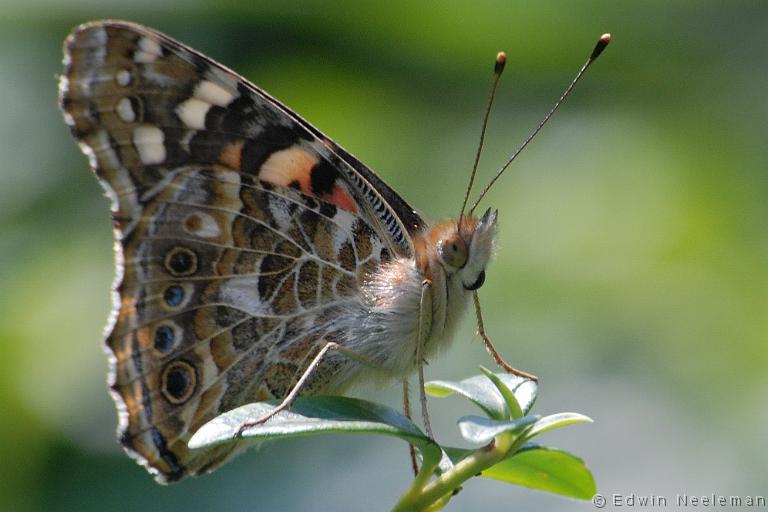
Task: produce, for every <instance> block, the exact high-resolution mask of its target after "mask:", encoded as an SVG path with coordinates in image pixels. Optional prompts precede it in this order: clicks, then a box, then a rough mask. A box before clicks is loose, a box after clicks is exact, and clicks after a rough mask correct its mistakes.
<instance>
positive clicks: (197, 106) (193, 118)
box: [176, 98, 211, 130]
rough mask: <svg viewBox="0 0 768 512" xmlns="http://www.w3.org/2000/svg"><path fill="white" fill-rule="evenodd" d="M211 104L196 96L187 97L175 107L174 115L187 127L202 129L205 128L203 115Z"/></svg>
mask: <svg viewBox="0 0 768 512" xmlns="http://www.w3.org/2000/svg"><path fill="white" fill-rule="evenodd" d="M210 108H211V104H210V103H208V102H205V101H203V100H200V99H198V98H189V99H188V100H186V101H185V102H183V103H180V104H179V105H178V106H177V107H176V115H178V116H179V118H180V119H181V121H182V122H183V123H184V125H185V126H186V127H187V128H194V129H195V130H202V129H204V128H205V115H206V114H207V113H208V110H209V109H210Z"/></svg>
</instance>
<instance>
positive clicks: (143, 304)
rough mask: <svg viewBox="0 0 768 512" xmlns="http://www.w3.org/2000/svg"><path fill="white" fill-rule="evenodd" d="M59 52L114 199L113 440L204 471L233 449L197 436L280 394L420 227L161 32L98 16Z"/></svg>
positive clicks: (95, 165) (321, 140)
mask: <svg viewBox="0 0 768 512" xmlns="http://www.w3.org/2000/svg"><path fill="white" fill-rule="evenodd" d="M64 51H65V74H64V76H63V77H62V79H61V83H60V101H61V107H62V110H63V112H64V114H65V118H66V120H67V122H68V124H69V125H70V127H71V130H72V133H73V135H74V137H75V138H76V140H77V141H78V143H79V144H80V146H81V149H82V150H83V152H84V153H85V154H86V155H87V156H88V157H89V159H90V163H91V167H92V169H93V171H94V173H95V174H96V175H97V177H98V178H99V179H100V181H101V182H102V184H103V186H104V188H105V189H106V191H107V193H108V194H109V195H110V196H111V198H112V211H113V220H114V228H115V236H116V238H117V243H116V255H117V256H116V257H117V259H118V276H117V279H116V283H115V296H114V300H115V309H114V312H113V318H112V319H111V321H110V325H109V329H108V330H109V332H108V335H107V346H108V348H109V350H110V353H111V366H112V371H111V375H110V386H111V389H112V394H113V397H114V398H115V402H116V404H117V406H118V412H119V417H120V425H119V427H118V432H119V437H120V441H121V442H122V444H123V445H124V447H125V448H126V450H127V451H128V453H129V454H131V455H132V456H134V457H135V458H137V459H138V460H139V461H140V462H141V463H142V464H144V465H146V466H147V467H148V469H150V471H152V472H153V473H155V475H156V478H157V479H158V481H160V482H164V483H165V482H172V481H176V480H179V479H180V478H182V477H184V476H186V475H189V474H199V473H203V472H206V471H210V470H211V469H213V468H215V467H217V466H218V465H219V464H221V463H222V462H223V461H224V460H225V459H226V458H227V457H229V456H230V455H231V451H232V445H227V446H222V447H215V448H208V449H204V450H196V451H190V450H189V449H188V448H187V445H186V442H187V440H188V439H189V437H190V435H191V433H193V432H194V431H195V430H196V429H197V428H199V427H200V426H201V425H202V424H203V423H205V422H206V421H208V420H210V419H212V418H213V417H215V416H216V415H218V414H220V413H221V412H224V411H226V410H229V409H232V408H234V407H237V406H239V405H242V404H243V403H247V402H251V401H255V400H263V399H268V398H274V397H282V396H284V395H285V394H286V393H287V391H288V390H290V389H291V387H292V386H293V384H294V383H295V381H296V380H297V378H298V376H299V375H300V373H301V372H302V371H303V368H304V366H305V365H306V363H307V362H308V361H309V360H310V359H311V357H312V356H313V355H314V354H315V353H316V352H317V350H319V349H320V348H321V347H322V346H323V345H324V344H325V343H326V342H328V341H333V340H335V339H336V337H337V334H338V333H335V332H334V327H333V325H334V324H333V319H334V318H336V317H337V316H338V314H339V312H340V311H341V310H343V308H345V307H348V306H349V305H350V304H352V303H356V302H355V301H358V297H357V296H358V294H359V287H360V284H361V283H362V282H364V280H365V279H366V276H367V275H370V273H371V272H374V271H375V270H376V269H377V268H379V266H380V265H381V264H382V263H383V262H386V261H388V260H390V259H391V258H393V257H398V256H404V257H409V256H411V255H412V253H413V247H412V239H411V234H412V233H415V232H416V231H419V230H420V229H421V228H422V225H423V222H422V220H421V219H420V217H419V216H418V215H417V214H416V213H415V212H414V211H413V209H411V208H410V207H409V206H408V205H407V203H406V202H405V201H404V200H403V199H402V198H400V197H399V196H398V195H397V194H396V193H395V192H394V191H393V190H392V189H391V188H389V187H388V186H386V185H385V184H384V183H383V182H381V180H379V178H377V177H376V176H375V175H374V174H373V173H372V172H371V171H370V170H368V169H367V168H366V167H365V166H364V165H363V164H361V163H360V162H359V161H358V160H356V159H355V158H354V157H352V156H351V155H349V154H348V153H347V152H346V151H344V150H343V149H341V148H340V147H338V146H337V145H336V144H335V143H333V142H332V141H330V140H329V139H327V138H326V137H324V136H323V135H322V134H321V133H320V132H319V131H317V130H316V129H315V128H313V127H312V126H311V125H309V124H308V123H307V122H306V121H304V120H302V119H301V118H299V117H298V116H297V115H295V114H294V113H292V112H291V111H289V110H288V109H287V108H285V107H284V106H282V105H281V104H279V103H278V102H277V101H276V100H274V99H273V98H271V97H270V96H268V95H267V94H266V93H264V92H263V91H261V90H260V89H258V88H256V87H255V86H253V85H252V84H250V83H249V82H247V81H245V80H244V79H242V78H241V77H239V76H237V75H236V74H234V73H233V72H232V71H229V70H228V69H226V68H224V67H223V66H221V65H219V64H217V63H215V62H212V61H211V60H209V59H207V58H205V57H204V56H202V55H200V54H198V53H196V52H195V51H193V50H191V49H189V48H187V47H185V46H183V45H181V44H180V43H178V42H176V41H174V40H172V39H170V38H168V37H167V36H164V35H162V34H159V33H157V32H154V31H152V30H150V29H147V28H144V27H141V26H138V25H133V24H130V23H124V22H113V21H106V22H94V23H89V24H86V25H83V26H81V27H79V28H77V29H76V30H75V31H74V32H73V33H72V34H71V35H70V36H69V37H68V38H67V41H66V43H65V50H64ZM358 302H359V301H358ZM332 370H333V368H326V369H325V370H324V371H323V372H320V373H318V374H317V378H315V379H314V380H313V381H312V382H311V383H310V385H309V386H308V387H307V388H306V389H305V390H304V391H305V392H307V393H318V392H322V391H324V390H326V389H327V388H328V386H329V385H331V384H332V380H333V377H332V373H333V372H332Z"/></svg>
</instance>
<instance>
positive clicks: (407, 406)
mask: <svg viewBox="0 0 768 512" xmlns="http://www.w3.org/2000/svg"><path fill="white" fill-rule="evenodd" d="M410 395H411V390H410V389H409V387H408V379H403V414H405V417H406V418H408V419H409V420H410V419H411V396H410ZM408 453H409V454H410V456H411V468H412V469H413V476H416V475H418V474H419V463H418V461H417V460H416V449H415V448H414V447H413V445H412V444H409V445H408Z"/></svg>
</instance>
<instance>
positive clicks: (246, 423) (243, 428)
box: [235, 407, 284, 439]
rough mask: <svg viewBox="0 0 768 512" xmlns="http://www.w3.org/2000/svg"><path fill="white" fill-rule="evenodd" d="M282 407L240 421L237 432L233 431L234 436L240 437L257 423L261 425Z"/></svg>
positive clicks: (275, 414)
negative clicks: (257, 416)
mask: <svg viewBox="0 0 768 512" xmlns="http://www.w3.org/2000/svg"><path fill="white" fill-rule="evenodd" d="M283 409H284V407H278V408H277V409H275V410H274V411H272V412H270V413H269V414H265V415H264V416H262V417H261V418H258V419H255V420H248V421H244V422H242V423H241V424H240V426H239V427H238V428H237V432H235V438H238V439H239V438H242V437H243V434H244V433H245V431H246V430H248V429H251V428H253V427H257V426H259V425H263V424H264V423H266V422H267V421H269V420H271V419H272V418H274V417H275V416H277V413H279V412H280V411H282V410H283Z"/></svg>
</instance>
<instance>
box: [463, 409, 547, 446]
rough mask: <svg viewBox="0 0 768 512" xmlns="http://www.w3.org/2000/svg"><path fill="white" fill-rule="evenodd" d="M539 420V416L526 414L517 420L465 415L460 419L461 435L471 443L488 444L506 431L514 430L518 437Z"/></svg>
mask: <svg viewBox="0 0 768 512" xmlns="http://www.w3.org/2000/svg"><path fill="white" fill-rule="evenodd" d="M538 420H539V417H538V416H525V417H523V418H518V419H516V420H493V419H490V418H483V417H481V416H464V417H462V418H460V419H459V422H458V423H459V431H460V432H461V436H462V437H463V438H464V439H466V440H467V441H469V442H470V443H477V444H487V443H489V442H491V439H493V438H494V437H496V436H497V435H499V434H502V433H504V432H512V433H513V434H515V436H516V437H519V436H521V435H523V434H524V433H526V431H527V430H528V429H529V428H530V426H531V425H533V424H535V423H536V422H537V421H538Z"/></svg>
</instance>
